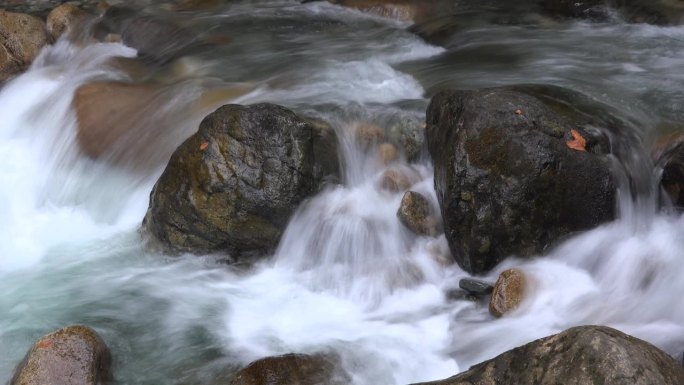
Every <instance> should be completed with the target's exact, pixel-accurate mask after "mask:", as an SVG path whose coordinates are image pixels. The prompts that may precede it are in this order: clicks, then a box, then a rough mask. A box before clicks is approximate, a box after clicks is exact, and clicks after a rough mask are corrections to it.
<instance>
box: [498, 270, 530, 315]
mask: <svg viewBox="0 0 684 385" xmlns="http://www.w3.org/2000/svg"><path fill="white" fill-rule="evenodd" d="M526 286H527V279H526V278H525V273H523V272H522V271H520V270H518V269H508V270H505V271H504V272H503V273H501V275H499V279H497V280H496V284H494V292H492V298H491V300H490V301H489V312H490V313H492V315H493V316H494V317H501V316H503V315H504V314H506V313H508V312H510V311H513V310H515V309H516V308H517V307H518V306H519V305H520V303H521V302H522V300H523V299H524V298H525V292H526Z"/></svg>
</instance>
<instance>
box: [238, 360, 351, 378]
mask: <svg viewBox="0 0 684 385" xmlns="http://www.w3.org/2000/svg"><path fill="white" fill-rule="evenodd" d="M348 383H349V377H348V376H347V375H345V374H344V373H343V372H341V371H340V370H338V369H337V368H336V365H335V363H334V362H333V360H331V359H329V358H328V357H326V356H322V355H314V356H311V355H306V354H285V355H282V356H277V357H266V358H262V359H260V360H257V361H254V362H252V363H251V364H249V365H248V366H247V367H246V368H244V369H242V370H240V371H239V372H238V373H237V374H236V376H235V378H234V379H233V381H232V382H231V383H230V384H231V385H323V384H326V385H343V384H348Z"/></svg>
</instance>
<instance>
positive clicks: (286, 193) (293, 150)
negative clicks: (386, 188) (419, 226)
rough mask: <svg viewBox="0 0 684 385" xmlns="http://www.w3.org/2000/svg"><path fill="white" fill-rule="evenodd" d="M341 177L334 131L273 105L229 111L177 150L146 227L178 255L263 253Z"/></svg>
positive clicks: (218, 112)
mask: <svg viewBox="0 0 684 385" xmlns="http://www.w3.org/2000/svg"><path fill="white" fill-rule="evenodd" d="M337 171H338V158H337V153H336V137H335V135H334V132H333V131H332V129H331V128H330V127H329V126H327V125H324V124H320V123H313V122H312V121H310V120H307V119H303V118H301V117H299V116H297V115H296V114H295V113H293V112H292V111H290V110H288V109H286V108H284V107H280V106H276V105H272V104H257V105H253V106H239V105H226V106H223V107H221V108H219V109H218V110H216V111H215V112H214V113H212V114H210V115H209V116H207V117H206V118H205V119H204V120H203V121H202V123H201V124H200V128H199V131H198V132H197V133H196V134H194V135H193V136H191V137H190V138H189V139H187V140H186V141H185V142H184V143H183V144H182V145H181V146H180V147H178V149H177V150H176V151H175V152H174V154H173V155H172V157H171V160H170V161H169V163H168V165H167V167H166V170H164V173H163V174H162V176H161V177H160V178H159V180H158V181H157V184H156V185H155V187H154V190H153V191H152V194H151V197H150V207H149V210H148V212H147V215H146V216H145V220H144V222H143V226H144V228H145V229H146V230H147V232H148V233H149V234H151V235H152V236H153V237H154V238H155V239H157V240H158V241H160V242H161V243H162V244H163V245H164V246H167V247H168V248H170V249H171V250H175V251H181V252H191V253H210V252H227V253H229V254H230V255H231V257H232V258H233V259H239V258H242V257H247V256H252V255H255V254H256V255H258V254H263V253H266V252H269V251H271V250H273V249H274V248H275V247H276V245H277V243H278V240H279V239H280V236H281V234H282V232H283V230H284V228H285V226H286V224H287V222H288V220H289V218H290V216H291V215H292V214H293V213H294V211H295V209H296V208H297V206H298V205H299V204H300V203H301V202H302V201H304V199H306V198H307V197H309V196H311V195H312V194H314V193H316V192H317V191H318V190H319V189H320V188H321V186H322V184H323V182H324V179H325V177H326V176H329V175H334V174H337Z"/></svg>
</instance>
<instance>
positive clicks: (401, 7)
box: [329, 0, 432, 21]
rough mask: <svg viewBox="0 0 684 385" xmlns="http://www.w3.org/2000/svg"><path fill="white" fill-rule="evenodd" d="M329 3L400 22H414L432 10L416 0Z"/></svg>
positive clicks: (425, 2)
mask: <svg viewBox="0 0 684 385" xmlns="http://www.w3.org/2000/svg"><path fill="white" fill-rule="evenodd" d="M329 1H330V2H331V3H334V4H339V5H342V6H345V7H349V8H354V9H358V10H359V11H362V12H366V13H370V14H373V15H376V16H381V17H387V18H391V19H396V20H401V21H414V20H415V19H416V18H418V17H419V16H422V15H424V14H425V13H426V11H427V10H432V7H431V6H430V5H431V4H430V3H431V2H430V1H416V0H329Z"/></svg>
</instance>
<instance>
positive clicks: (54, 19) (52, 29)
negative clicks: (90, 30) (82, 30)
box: [47, 3, 92, 40]
mask: <svg viewBox="0 0 684 385" xmlns="http://www.w3.org/2000/svg"><path fill="white" fill-rule="evenodd" d="M90 17H92V16H91V15H90V14H89V13H87V12H85V11H83V10H82V9H81V8H79V7H78V6H76V5H74V4H71V3H64V4H62V5H60V6H58V7H55V9H53V10H52V11H50V13H49V14H48V16H47V31H48V32H49V33H50V36H52V39H53V40H57V39H59V38H60V37H61V36H62V34H64V33H68V34H71V33H74V32H76V31H78V29H79V27H82V26H83V25H84V24H85V23H86V22H87V20H88V19H89V18H90Z"/></svg>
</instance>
